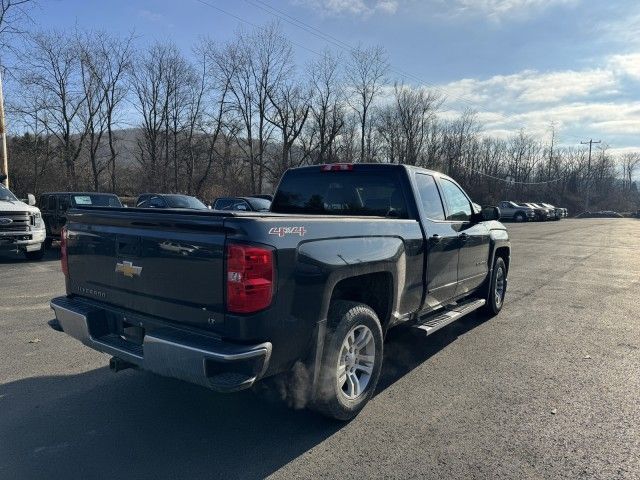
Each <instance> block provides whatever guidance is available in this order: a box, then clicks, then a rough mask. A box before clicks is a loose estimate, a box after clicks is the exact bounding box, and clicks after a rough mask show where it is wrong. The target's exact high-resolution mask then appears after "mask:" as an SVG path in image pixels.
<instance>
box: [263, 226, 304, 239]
mask: <svg viewBox="0 0 640 480" xmlns="http://www.w3.org/2000/svg"><path fill="white" fill-rule="evenodd" d="M305 233H307V229H306V228H304V227H272V228H270V229H269V235H277V236H279V237H284V236H285V235H299V236H301V237H304V234H305Z"/></svg>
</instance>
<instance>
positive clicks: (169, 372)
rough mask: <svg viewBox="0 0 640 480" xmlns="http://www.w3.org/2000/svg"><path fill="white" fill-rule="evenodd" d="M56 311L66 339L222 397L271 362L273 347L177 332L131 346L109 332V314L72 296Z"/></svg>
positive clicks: (161, 331)
mask: <svg viewBox="0 0 640 480" xmlns="http://www.w3.org/2000/svg"><path fill="white" fill-rule="evenodd" d="M51 308H52V309H53V311H54V312H55V315H56V318H57V320H58V322H59V324H60V326H61V327H62V330H63V331H64V332H65V333H66V334H67V335H70V336H71V337H73V338H76V339H78V340H80V341H81V342H82V343H84V344H85V345H87V346H88V347H91V348H93V349H94V350H98V351H100V352H104V353H108V354H110V355H113V356H114V357H117V358H120V359H122V360H125V361H127V362H129V363H131V364H133V365H135V366H136V367H138V368H141V369H143V370H148V371H151V372H154V373H157V374H159V375H163V376H166V377H172V378H178V379H180V380H185V381H187V382H191V383H196V384H199V385H202V386H205V387H207V388H210V389H212V390H216V391H219V392H233V391H237V390H242V389H245V388H249V387H250V386H252V385H253V384H254V383H255V382H256V380H258V379H259V378H260V377H261V376H262V375H264V373H265V371H266V370H267V367H268V365H269V359H270V357H271V343H269V342H264V343H261V344H257V345H240V344H235V343H230V342H224V341H222V340H219V339H217V338H215V337H211V336H209V335H206V334H199V333H194V332H193V331H190V330H182V329H179V328H174V327H165V328H156V329H154V330H152V331H151V332H150V333H147V334H145V335H144V337H143V340H142V344H137V343H132V342H129V341H127V340H124V339H123V338H122V337H121V336H120V335H118V334H117V333H114V332H110V331H109V328H110V326H109V322H108V321H107V318H106V316H105V311H106V310H105V309H102V308H100V307H96V306H94V305H91V304H87V303H85V302H82V301H79V300H76V299H73V298H68V297H58V298H54V299H53V300H51Z"/></svg>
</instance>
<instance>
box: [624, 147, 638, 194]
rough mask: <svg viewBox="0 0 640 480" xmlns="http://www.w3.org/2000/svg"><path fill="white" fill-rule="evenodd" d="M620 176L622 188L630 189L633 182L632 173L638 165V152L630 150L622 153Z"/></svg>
mask: <svg viewBox="0 0 640 480" xmlns="http://www.w3.org/2000/svg"><path fill="white" fill-rule="evenodd" d="M621 160H622V178H623V188H624V189H625V190H630V189H631V185H632V184H633V178H634V173H635V171H636V169H637V168H638V167H639V166H640V153H638V152H632V153H625V154H624V155H622V158H621Z"/></svg>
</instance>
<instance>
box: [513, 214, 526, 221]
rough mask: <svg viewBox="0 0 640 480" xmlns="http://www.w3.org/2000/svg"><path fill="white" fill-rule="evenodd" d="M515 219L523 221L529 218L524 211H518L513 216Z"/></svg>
mask: <svg viewBox="0 0 640 480" xmlns="http://www.w3.org/2000/svg"><path fill="white" fill-rule="evenodd" d="M513 219H514V220H515V221H516V222H518V223H521V222H524V221H525V220H526V219H527V217H526V216H525V214H524V213H522V212H518V213H516V214H515V215H514V216H513Z"/></svg>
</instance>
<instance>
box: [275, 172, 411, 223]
mask: <svg viewBox="0 0 640 480" xmlns="http://www.w3.org/2000/svg"><path fill="white" fill-rule="evenodd" d="M400 173H401V170H400V169H381V168H380V169H376V168H366V167H365V168H362V167H360V166H358V165H355V166H354V167H352V169H351V170H346V171H323V170H322V169H321V168H320V166H318V167H317V170H316V169H315V167H313V168H304V169H295V170H289V171H288V172H287V173H285V175H284V176H283V178H282V181H281V182H280V186H279V187H278V191H277V192H276V196H275V198H274V199H273V203H272V205H271V211H272V212H275V213H294V214H295V213H303V214H311V215H313V214H315V215H354V216H379V217H390V218H399V219H403V218H409V217H408V209H407V202H406V199H405V195H404V193H403V191H402V190H403V189H402V182H401V176H400Z"/></svg>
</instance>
